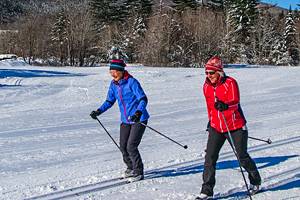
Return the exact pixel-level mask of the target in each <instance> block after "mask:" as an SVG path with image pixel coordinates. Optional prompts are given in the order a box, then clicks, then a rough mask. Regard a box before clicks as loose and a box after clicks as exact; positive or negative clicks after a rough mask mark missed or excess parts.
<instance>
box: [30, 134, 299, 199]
mask: <svg viewBox="0 0 300 200" xmlns="http://www.w3.org/2000/svg"><path fill="white" fill-rule="evenodd" d="M296 142H300V136H299V137H294V138H287V139H284V140H280V141H273V143H272V144H270V145H268V146H265V145H258V146H254V147H251V148H249V153H252V152H257V151H262V150H266V149H273V148H276V147H279V146H282V145H286V144H291V143H296ZM220 157H222V159H220V160H219V161H223V160H226V159H229V158H235V156H234V155H233V153H232V152H226V153H223V154H221V155H220ZM187 164H188V167H183V169H181V168H180V167H181V166H186V165H187ZM203 164H204V159H199V160H193V161H188V162H184V163H179V164H176V165H171V166H166V167H163V168H159V169H153V170H150V171H146V172H145V180H143V181H142V182H145V181H147V180H148V179H153V178H159V177H160V176H161V175H157V174H156V173H157V171H161V170H167V169H169V170H172V171H173V172H174V173H182V172H184V171H185V168H193V167H196V166H198V165H203ZM174 167H175V168H174ZM176 167H177V168H176ZM158 174H159V173H158ZM290 174H292V175H294V177H292V178H289V179H287V180H283V181H280V182H279V183H275V184H271V185H268V186H264V187H262V191H267V190H270V189H272V188H274V187H276V186H280V185H282V184H283V183H288V181H294V180H299V181H300V167H297V168H294V169H292V170H287V171H284V172H280V173H278V174H274V175H272V176H269V177H266V178H264V179H263V181H262V182H263V185H266V183H268V182H270V181H271V180H272V179H274V178H278V177H282V176H284V177H286V176H287V175H290ZM295 174H296V175H295ZM126 184H129V183H127V181H126V180H120V179H119V178H114V179H110V180H105V181H101V182H98V183H94V184H90V185H84V186H80V187H76V188H69V189H66V190H62V191H57V192H53V193H49V194H44V195H40V196H36V197H31V198H27V199H26V200H35V199H40V200H46V199H47V200H54V199H64V198H70V197H74V196H80V195H84V194H87V193H93V192H99V191H102V190H106V189H110V188H114V187H119V186H123V185H126ZM131 184H134V183H131ZM243 190H244V191H245V190H246V189H245V187H242V188H234V189H231V190H229V191H228V192H226V193H223V194H217V195H215V197H214V198H215V199H223V198H225V197H226V198H227V197H230V196H232V195H233V194H235V195H237V197H236V198H237V199H243V198H244V197H243V196H245V195H243V192H241V191H243ZM240 196H242V197H240Z"/></svg>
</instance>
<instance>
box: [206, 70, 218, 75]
mask: <svg viewBox="0 0 300 200" xmlns="http://www.w3.org/2000/svg"><path fill="white" fill-rule="evenodd" d="M215 73H216V71H206V72H205V74H206V75H208V74H209V75H214V74H215Z"/></svg>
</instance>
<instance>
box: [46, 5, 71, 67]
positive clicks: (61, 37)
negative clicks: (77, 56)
mask: <svg viewBox="0 0 300 200" xmlns="http://www.w3.org/2000/svg"><path fill="white" fill-rule="evenodd" d="M69 25H70V21H69V20H68V17H67V15H66V13H65V10H64V9H62V10H61V12H59V13H58V15H57V17H56V22H55V23H54V24H53V27H52V30H51V40H52V41H53V45H58V47H59V50H60V51H59V53H60V63H61V64H63V62H64V59H65V57H66V56H65V54H66V51H67V46H68V39H69V38H68V35H69V34H68V29H69Z"/></svg>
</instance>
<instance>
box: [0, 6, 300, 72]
mask: <svg viewBox="0 0 300 200" xmlns="http://www.w3.org/2000/svg"><path fill="white" fill-rule="evenodd" d="M0 13H1V14H0V30H2V31H0V53H13V54H17V55H18V56H22V57H23V58H24V59H26V61H27V62H29V63H31V64H34V63H35V62H37V61H39V64H40V63H41V62H43V63H44V64H45V65H58V66H59V65H62V66H69V65H71V66H93V65H95V64H97V63H101V62H108V55H107V53H108V50H109V49H110V48H111V47H112V46H117V47H119V48H120V49H121V50H122V51H123V52H124V53H126V55H127V57H128V62H130V63H131V62H132V63H142V64H144V65H151V66H171V67H199V66H202V65H203V63H204V62H205V61H206V60H207V59H208V58H209V57H210V56H212V55H220V56H222V57H223V58H224V59H225V62H227V63H246V64H271V65H299V60H300V58H299V34H298V28H299V16H298V11H297V10H296V11H292V10H291V9H290V10H286V11H284V10H282V11H280V12H276V13H274V12H273V11H272V6H271V5H262V4H259V1H257V0H212V1H202V3H201V4H200V3H199V1H196V0H169V1H162V0H160V1H152V0H73V1H67V0H52V1H50V0H23V1H21V0H2V1H1V2H0Z"/></svg>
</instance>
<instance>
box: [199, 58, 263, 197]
mask: <svg viewBox="0 0 300 200" xmlns="http://www.w3.org/2000/svg"><path fill="white" fill-rule="evenodd" d="M205 74H206V80H205V83H204V85H203V93H204V96H205V99H206V105H207V112H208V120H209V123H208V132H209V136H208V141H207V147H206V155H205V163H204V172H203V184H202V189H201V194H200V196H199V197H197V198H196V199H198V200H199V199H202V200H203V199H210V198H212V196H213V188H214V186H215V182H216V180H215V171H216V163H217V160H218V157H219V152H220V150H221V147H222V146H223V144H224V142H225V141H226V139H228V130H227V127H226V124H225V123H227V126H228V129H229V131H230V133H231V136H232V139H233V143H234V145H235V148H236V151H237V155H238V157H239V159H240V161H241V165H242V166H243V168H245V169H246V171H247V172H248V175H249V176H248V177H249V180H250V192H252V193H254V192H257V191H258V190H259V186H260V184H261V178H260V175H259V172H258V170H257V167H256V165H255V162H254V161H253V160H252V159H251V157H250V156H249V154H248V153H247V140H248V131H247V127H246V119H245V117H244V115H243V111H242V109H241V106H240V94H239V88H238V84H237V82H236V80H235V79H233V78H232V77H229V76H226V75H225V73H224V71H223V64H222V61H221V59H220V58H219V57H217V56H214V57H212V58H211V59H210V60H209V61H208V62H207V64H206V65H205ZM223 114H224V116H225V119H226V121H224V118H223Z"/></svg>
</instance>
